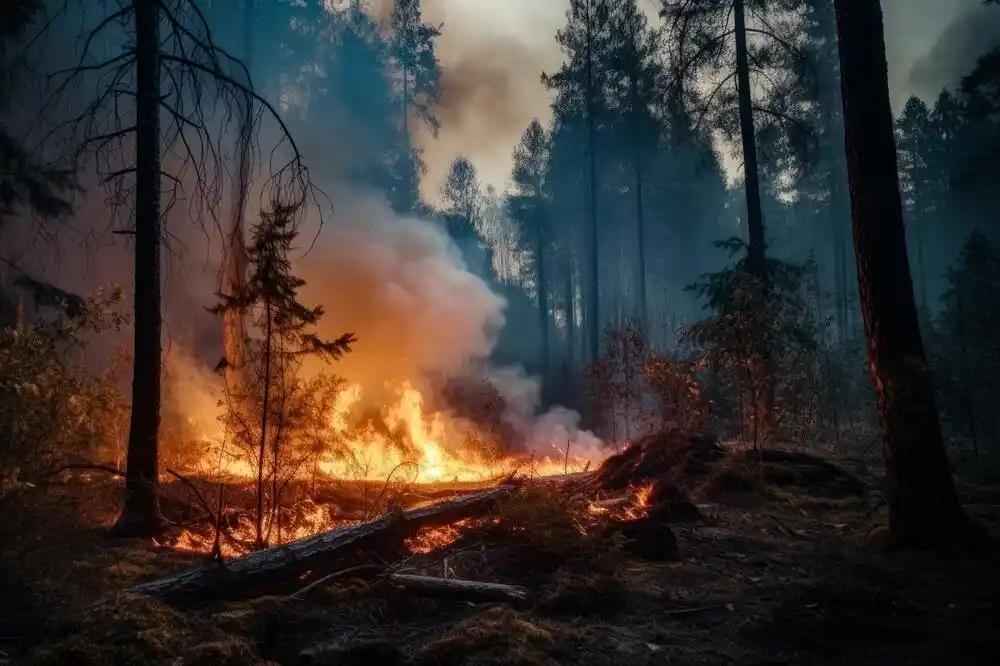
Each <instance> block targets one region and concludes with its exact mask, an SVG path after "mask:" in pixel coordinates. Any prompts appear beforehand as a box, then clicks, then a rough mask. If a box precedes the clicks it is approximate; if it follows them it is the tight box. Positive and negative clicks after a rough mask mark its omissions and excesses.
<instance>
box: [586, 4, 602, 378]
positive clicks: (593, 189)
mask: <svg viewBox="0 0 1000 666" xmlns="http://www.w3.org/2000/svg"><path fill="white" fill-rule="evenodd" d="M586 11H587V86H586V95H587V100H586V102H587V175H588V182H589V188H588V193H587V194H588V196H589V204H590V205H589V206H588V209H589V210H588V213H589V217H590V243H589V244H588V245H589V250H590V251H589V253H588V254H589V259H590V261H589V263H590V266H589V268H590V298H589V299H588V300H589V303H588V305H589V307H588V308H587V310H588V312H587V328H588V332H589V338H590V340H589V343H590V358H589V359H588V360H590V361H596V360H597V359H599V358H600V356H601V316H600V310H601V274H600V266H599V262H600V250H599V248H600V242H601V236H600V232H599V230H598V226H597V119H596V118H594V110H595V106H596V104H595V103H594V97H595V90H594V87H595V86H594V16H593V14H592V13H591V11H590V0H587V4H586Z"/></svg>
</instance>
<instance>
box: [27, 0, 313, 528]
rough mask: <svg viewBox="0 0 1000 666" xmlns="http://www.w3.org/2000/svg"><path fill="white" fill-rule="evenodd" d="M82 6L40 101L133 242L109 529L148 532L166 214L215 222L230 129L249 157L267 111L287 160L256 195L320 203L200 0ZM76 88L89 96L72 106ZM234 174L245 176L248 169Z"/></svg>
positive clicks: (153, 497)
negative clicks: (65, 54) (69, 56)
mask: <svg viewBox="0 0 1000 666" xmlns="http://www.w3.org/2000/svg"><path fill="white" fill-rule="evenodd" d="M86 5H87V3H83V2H81V3H75V2H74V1H73V0H68V1H67V2H66V3H65V4H64V5H63V6H62V7H61V9H60V10H59V12H60V13H61V18H62V21H63V25H66V24H68V23H72V22H75V21H77V20H79V21H81V22H82V24H83V25H82V29H80V30H78V31H77V32H76V34H80V35H82V37H81V39H80V42H79V44H78V46H77V47H76V49H75V53H74V55H73V61H72V65H71V66H70V67H67V68H65V69H60V70H58V71H56V72H54V73H52V74H51V75H50V85H51V92H50V97H49V101H48V103H47V104H46V108H48V109H56V112H59V111H60V110H61V111H62V113H63V114H64V116H65V117H61V118H60V119H59V120H58V121H57V122H54V123H53V127H52V129H51V131H50V132H49V137H55V138H58V139H62V140H68V141H70V142H72V145H73V154H74V156H75V157H76V158H78V159H80V160H84V161H83V162H81V163H82V164H85V165H86V167H87V168H88V170H89V172H90V173H91V174H92V175H93V176H95V177H96V178H99V180H100V182H101V183H102V184H103V185H104V186H105V188H106V190H107V193H108V195H109V200H110V202H111V203H112V204H113V208H112V210H113V211H114V212H113V214H112V220H113V222H112V223H113V224H114V225H115V226H116V231H117V232H118V233H125V234H128V235H129V236H131V237H132V239H133V242H134V251H135V262H134V264H135V267H134V280H135V284H134V301H135V302H134V313H135V324H134V336H135V339H134V347H133V355H134V364H133V378H132V407H131V421H130V427H129V438H128V453H127V461H126V476H125V499H124V503H123V506H122V512H121V515H120V516H119V519H118V521H117V523H116V526H115V530H114V531H115V532H116V533H119V534H123V535H133V534H149V533H152V532H155V531H157V530H158V529H159V528H160V526H161V523H162V520H163V519H162V516H161V514H160V509H159V501H158V490H157V478H158V437H159V427H160V377H161V360H162V348H161V328H162V315H161V310H160V294H161V279H160V272H161V247H162V245H163V243H164V241H165V239H166V238H167V237H168V232H167V229H166V228H165V225H164V219H165V217H166V214H167V213H168V212H169V211H170V209H171V208H172V207H173V206H174V204H176V203H178V202H180V201H186V202H187V205H188V211H187V213H188V215H189V216H190V217H191V218H192V219H196V220H199V221H201V222H202V223H206V224H207V222H206V221H207V220H209V219H211V220H213V221H214V223H215V225H216V226H217V227H219V226H220V222H219V220H220V219H221V217H220V215H219V214H218V213H219V210H220V209H221V208H222V203H223V192H224V191H225V189H224V186H225V183H226V182H227V178H228V169H227V165H226V164H225V162H224V160H225V152H226V150H225V146H224V142H225V141H226V140H227V139H228V137H230V133H229V132H227V131H226V130H227V128H228V126H229V125H230V124H236V125H237V126H239V130H238V132H237V134H238V137H239V139H238V140H239V141H240V143H242V144H243V146H244V147H243V149H242V150H239V151H238V152H241V153H242V154H243V155H244V157H243V160H244V161H245V159H246V158H245V154H246V148H245V145H246V142H247V141H248V137H249V136H250V135H251V134H252V136H253V137H254V142H255V143H256V142H258V141H259V139H260V136H261V131H260V129H261V122H260V121H261V119H262V118H263V117H264V116H265V114H266V115H267V116H269V117H270V118H271V119H273V120H274V121H275V124H276V127H277V137H278V138H277V143H278V144H279V145H278V147H276V149H275V151H272V153H271V154H272V155H285V156H287V159H285V158H280V159H279V160H277V161H272V164H271V165H270V167H271V168H270V175H269V177H268V178H267V180H266V182H265V183H264V185H263V186H262V188H261V197H262V198H264V199H266V200H268V201H281V202H283V204H284V205H293V206H295V209H296V210H302V208H303V206H304V205H305V204H306V203H308V202H316V201H317V199H316V197H315V196H314V195H315V190H314V189H313V187H312V185H311V184H310V180H309V173H308V171H307V169H306V168H305V166H304V164H303V162H302V159H301V155H300V153H299V150H298V148H297V147H296V145H295V142H294V141H293V139H292V138H291V135H290V134H289V132H288V130H287V128H286V126H285V124H284V123H283V122H282V120H281V117H280V115H279V113H278V112H277V111H276V110H275V108H274V107H273V106H272V105H271V104H270V103H268V102H267V101H266V100H265V99H264V98H263V97H262V96H261V95H260V94H258V93H257V92H255V91H254V88H253V85H252V83H251V77H250V73H249V71H248V69H247V68H246V66H245V65H244V64H243V63H242V62H241V61H240V60H238V59H237V58H235V57H233V56H231V55H230V54H229V53H227V52H226V51H225V50H224V49H222V48H220V47H219V46H218V45H217V43H216V41H215V40H214V39H213V29H214V28H215V26H213V25H210V21H209V19H208V18H207V16H206V14H205V12H204V11H203V4H202V3H199V2H198V1H197V0H115V1H113V2H105V3H102V5H101V6H102V8H107V10H106V11H105V12H104V13H103V14H102V15H101V16H99V17H98V18H96V19H95V18H94V11H93V8H92V7H90V6H86ZM95 91H96V92H95ZM83 94H86V95H87V96H88V97H89V99H88V101H87V102H86V103H85V104H83V105H82V106H81V105H79V104H76V102H77V100H79V99H80V98H81V97H82V96H83ZM66 108H70V109H73V110H71V111H70V112H68V113H67V112H66V111H65V109H66ZM248 109H252V110H248ZM248 116H250V117H252V120H253V123H254V127H255V129H254V130H253V131H252V132H251V131H250V130H248V129H246V124H247V121H248ZM237 171H238V175H237V176H236V177H235V178H236V179H242V180H243V182H244V183H245V180H246V177H247V176H246V168H245V165H238V167H237ZM244 187H246V185H245V184H244ZM236 205H242V202H237V204H236ZM218 231H219V232H220V233H221V234H225V233H226V230H224V229H221V228H219V229H218Z"/></svg>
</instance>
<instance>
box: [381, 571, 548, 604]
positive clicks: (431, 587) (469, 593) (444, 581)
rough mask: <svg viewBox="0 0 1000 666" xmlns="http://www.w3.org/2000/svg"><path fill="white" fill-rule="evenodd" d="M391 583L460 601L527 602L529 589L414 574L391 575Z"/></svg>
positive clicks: (414, 590) (416, 592)
mask: <svg viewBox="0 0 1000 666" xmlns="http://www.w3.org/2000/svg"><path fill="white" fill-rule="evenodd" d="M387 579H388V580H389V582H390V583H393V584H395V585H399V586H400V587H402V588H404V589H406V590H408V591H410V592H413V593H414V594H417V595H420V596H425V597H438V598H444V599H456V600H460V601H511V602H515V601H525V600H527V599H528V595H529V592H528V590H527V588H524V587H520V586H518V585H504V584H503V583H485V582H482V581H477V580H460V579H457V578H434V577H432V576H417V575H413V574H389V575H388V576H387Z"/></svg>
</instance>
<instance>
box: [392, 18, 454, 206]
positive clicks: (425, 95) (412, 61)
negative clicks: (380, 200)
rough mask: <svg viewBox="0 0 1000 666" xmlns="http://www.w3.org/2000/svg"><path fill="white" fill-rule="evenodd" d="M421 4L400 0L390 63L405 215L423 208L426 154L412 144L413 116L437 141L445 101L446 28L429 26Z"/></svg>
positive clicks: (396, 200) (397, 202)
mask: <svg viewBox="0 0 1000 666" xmlns="http://www.w3.org/2000/svg"><path fill="white" fill-rule="evenodd" d="M420 3H421V0H395V5H394V7H393V11H392V17H391V20H390V25H391V31H392V32H391V36H390V40H389V49H388V53H389V57H390V59H391V61H392V63H393V65H394V67H395V70H396V97H397V103H398V104H399V113H398V116H399V125H400V135H399V147H398V149H397V152H396V154H395V156H394V159H395V170H396V176H397V184H396V187H395V189H394V190H393V192H392V193H390V201H391V202H392V204H393V207H394V208H395V209H396V210H398V211H401V212H412V211H413V210H414V209H415V208H416V205H417V203H418V202H419V193H418V191H417V190H418V186H419V184H420V182H419V181H420V175H421V173H422V171H423V169H424V166H423V163H422V161H421V159H420V154H419V153H418V152H417V151H416V149H415V148H414V147H413V145H412V143H411V134H412V133H413V128H412V127H411V119H410V116H411V114H412V115H414V116H415V117H416V118H417V119H418V120H420V121H422V122H423V123H424V124H425V125H426V127H428V128H429V129H430V131H431V133H432V134H433V135H435V136H436V135H437V131H438V129H439V128H440V122H439V121H438V119H437V115H436V107H437V105H438V103H439V102H440V99H441V82H440V79H441V72H440V68H439V66H438V59H437V55H436V53H435V51H434V47H435V43H436V41H437V39H438V37H440V36H441V26H439V25H431V24H428V23H425V22H424V20H423V16H422V12H421V8H420Z"/></svg>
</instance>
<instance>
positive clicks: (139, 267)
mask: <svg viewBox="0 0 1000 666" xmlns="http://www.w3.org/2000/svg"><path fill="white" fill-rule="evenodd" d="M133 11H134V12H135V42H136V55H135V80H136V84H135V92H136V131H135V269H134V270H135V287H134V288H135V294H134V299H135V305H134V309H135V323H134V334H135V342H134V348H133V353H134V361H133V366H132V409H131V418H130V422H129V435H128V455H127V460H126V468H125V469H126V472H125V501H124V503H123V505H122V511H121V515H119V517H118V521H117V522H116V524H115V527H114V532H115V533H117V534H120V535H123V536H138V535H149V534H153V533H155V532H157V531H158V530H159V529H160V528H161V527H162V525H163V517H162V515H161V514H160V503H159V495H158V494H157V482H158V457H159V455H158V451H157V446H158V440H159V431H160V362H161V358H160V357H161V342H160V327H161V318H160V316H161V315H160V123H159V107H160V51H159V49H160V31H159V20H160V8H159V3H158V2H156V1H155V0H135V2H134V3H133Z"/></svg>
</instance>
